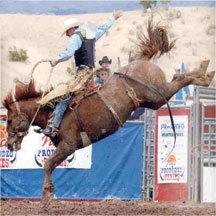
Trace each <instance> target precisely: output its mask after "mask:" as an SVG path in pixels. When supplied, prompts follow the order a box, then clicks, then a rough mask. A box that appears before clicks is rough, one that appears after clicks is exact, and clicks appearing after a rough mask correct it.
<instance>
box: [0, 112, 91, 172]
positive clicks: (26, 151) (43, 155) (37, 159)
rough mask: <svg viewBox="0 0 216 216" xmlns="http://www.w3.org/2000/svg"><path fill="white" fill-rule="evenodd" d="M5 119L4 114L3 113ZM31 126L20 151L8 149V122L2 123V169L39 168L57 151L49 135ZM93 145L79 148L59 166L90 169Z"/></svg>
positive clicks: (0, 125)
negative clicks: (36, 131)
mask: <svg viewBox="0 0 216 216" xmlns="http://www.w3.org/2000/svg"><path fill="white" fill-rule="evenodd" d="M1 119H3V115H1ZM33 129H34V127H31V128H30V130H29V134H28V135H27V136H26V137H24V139H23V142H22V148H21V149H20V150H19V151H18V152H11V151H9V150H8V149H7V139H6V122H4V121H1V124H0V133H1V137H0V143H1V144H0V169H38V168H43V166H44V163H45V161H46V160H47V159H48V158H49V157H50V156H51V155H52V154H53V152H54V151H55V146H54V145H53V143H52V142H51V140H50V139H49V137H47V136H44V135H43V134H37V133H35V132H34V131H33ZM91 155H92V145H90V146H88V147H86V148H83V149H80V150H77V151H76V152H75V153H73V154H71V155H70V156H68V157H67V159H66V160H65V161H63V162H62V163H61V164H60V165H59V166H58V167H57V168H79V169H90V168H91V160H92V156H91Z"/></svg>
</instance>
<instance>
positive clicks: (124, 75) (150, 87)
mask: <svg viewBox="0 0 216 216" xmlns="http://www.w3.org/2000/svg"><path fill="white" fill-rule="evenodd" d="M114 75H117V76H119V77H122V78H128V79H130V80H133V81H135V82H138V83H140V84H142V85H144V86H146V87H148V88H149V89H150V90H152V91H153V92H155V93H157V94H158V95H160V96H161V97H162V98H163V99H164V101H165V102H166V105H167V108H168V111H169V116H170V120H171V125H172V129H173V134H174V144H173V147H172V149H171V151H170V153H169V154H168V155H167V157H166V158H165V159H164V160H163V162H164V161H165V160H166V159H167V158H168V157H169V155H170V154H171V153H172V152H173V150H174V148H175V145H176V131H175V126H174V120H173V116H172V111H171V108H170V106H169V103H168V101H167V99H166V98H165V97H164V95H163V94H161V93H160V92H159V91H158V90H157V89H156V88H154V87H153V86H151V85H149V84H148V83H146V82H144V81H142V80H140V79H137V78H136V77H133V76H130V75H127V74H123V73H120V72H114ZM163 162H162V163H163Z"/></svg>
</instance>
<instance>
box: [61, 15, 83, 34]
mask: <svg viewBox="0 0 216 216" xmlns="http://www.w3.org/2000/svg"><path fill="white" fill-rule="evenodd" d="M82 24H83V23H81V22H79V21H78V20H77V19H75V18H71V19H68V20H66V21H65V22H64V27H63V32H62V34H61V36H63V35H64V34H65V32H66V31H67V30H69V29H71V28H73V27H78V26H81V25H82Z"/></svg>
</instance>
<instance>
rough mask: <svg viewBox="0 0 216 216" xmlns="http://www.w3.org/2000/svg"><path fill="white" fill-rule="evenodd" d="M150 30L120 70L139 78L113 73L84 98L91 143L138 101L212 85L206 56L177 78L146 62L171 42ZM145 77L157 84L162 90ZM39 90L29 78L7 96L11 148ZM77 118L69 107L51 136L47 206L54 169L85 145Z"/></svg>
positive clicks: (152, 104)
mask: <svg viewBox="0 0 216 216" xmlns="http://www.w3.org/2000/svg"><path fill="white" fill-rule="evenodd" d="M149 31H150V39H146V38H145V39H142V40H141V48H142V51H143V52H142V54H144V55H143V56H139V57H137V58H136V60H134V61H133V62H131V63H130V64H128V65H127V66H125V67H124V68H122V69H121V73H122V74H126V75H128V76H130V77H132V78H136V79H137V80H138V81H136V80H134V79H131V78H130V77H122V76H120V75H118V74H115V75H113V76H112V77H111V78H110V79H109V80H108V81H107V83H106V84H105V85H104V86H103V87H102V88H101V89H100V90H99V93H98V92H95V93H93V94H91V95H90V96H88V97H86V98H84V99H83V100H81V102H80V104H79V107H78V108H77V112H78V114H79V116H80V122H81V123H82V127H83V128H84V130H85V132H86V133H87V135H88V137H89V138H90V140H91V142H92V143H95V142H96V141H98V140H100V139H102V138H104V137H107V136H109V135H111V134H113V133H114V132H116V131H117V130H118V129H119V128H120V126H121V125H122V124H123V123H124V122H126V120H127V119H128V118H129V116H130V115H131V113H132V111H134V110H135V109H136V108H137V105H138V104H139V106H142V107H148V108H151V109H159V108H160V107H161V106H162V105H163V104H165V100H164V98H163V97H161V95H163V96H164V97H165V98H166V100H169V99H170V98H171V97H172V96H173V95H174V94H175V93H176V92H178V91H179V90H180V89H181V88H183V87H185V86H187V85H190V84H193V85H200V86H209V84H210V83H211V81H212V79H213V77H214V73H215V72H209V73H206V70H207V67H208V63H209V62H208V61H204V62H202V63H201V64H200V68H199V69H196V70H193V71H192V72H189V73H186V74H176V75H174V77H173V80H172V81H171V82H167V81H166V77H165V74H164V72H163V71H162V70H161V69H160V68H159V67H158V66H156V65H155V64H152V63H150V62H148V61H146V60H145V59H144V57H146V55H145V54H147V58H148V59H149V58H151V57H152V56H153V55H154V54H155V53H157V52H158V51H160V52H161V54H163V52H167V51H169V50H170V49H171V48H172V46H173V44H169V43H167V42H168V40H167V36H166V31H163V29H161V28H155V29H154V30H151V28H150V29H149ZM151 31H152V32H151ZM153 33H155V34H154V35H153ZM144 40H145V41H144ZM152 41H153V42H152ZM142 82H144V83H146V84H147V85H150V86H152V87H153V88H154V89H157V91H159V92H160V94H161V95H160V94H158V93H157V92H155V91H153V90H152V89H151V88H149V87H148V86H146V85H144V84H143V83H142ZM128 92H130V93H131V94H128ZM41 95H42V92H40V91H36V90H35V85H34V82H33V81H31V82H30V83H29V84H28V85H26V84H22V83H17V84H16V92H15V95H14V96H15V100H14V98H13V97H12V93H10V94H8V96H7V97H6V98H5V99H4V100H3V105H4V106H5V107H6V108H7V110H8V127H7V130H8V140H7V141H8V148H9V149H10V150H12V151H13V150H14V151H18V150H19V149H20V148H21V142H22V139H23V136H25V135H26V134H27V131H28V128H29V125H30V122H31V121H32V119H33V117H34V115H35V113H36V110H37V108H38V103H37V101H39V100H40V99H41ZM51 112H52V110H51V109H50V108H48V107H42V108H40V109H39V112H38V114H37V116H36V118H35V119H34V122H33V125H38V126H40V127H42V128H45V127H46V125H47V121H48V116H49V114H50V113H51ZM78 122H79V121H77V118H76V116H75V115H74V112H73V111H72V110H71V109H68V110H67V111H66V112H65V114H64V117H63V119H62V123H61V125H60V128H59V136H58V137H57V138H55V139H53V143H54V145H55V146H56V150H55V151H54V153H53V154H52V155H51V156H50V158H49V159H48V160H47V161H46V163H45V165H44V174H45V176H44V185H43V194H42V201H43V203H44V204H45V205H47V204H48V203H49V200H51V198H52V191H53V190H54V185H53V183H52V180H51V174H52V172H53V170H54V169H55V168H56V167H57V166H58V165H59V164H60V163H61V162H62V161H63V160H65V159H66V158H67V157H68V156H69V155H70V154H72V153H73V152H74V151H76V150H77V149H79V148H82V147H84V145H83V144H84V143H83V140H82V138H81V135H80V124H79V123H78Z"/></svg>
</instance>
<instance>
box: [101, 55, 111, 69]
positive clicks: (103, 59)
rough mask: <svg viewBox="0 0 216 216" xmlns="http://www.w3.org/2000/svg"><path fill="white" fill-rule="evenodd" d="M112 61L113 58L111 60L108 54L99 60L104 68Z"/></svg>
mask: <svg viewBox="0 0 216 216" xmlns="http://www.w3.org/2000/svg"><path fill="white" fill-rule="evenodd" d="M111 63H112V59H110V60H109V59H108V57H107V56H104V57H103V58H102V60H100V61H99V65H100V66H101V67H102V68H109V67H110V65H111Z"/></svg>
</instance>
